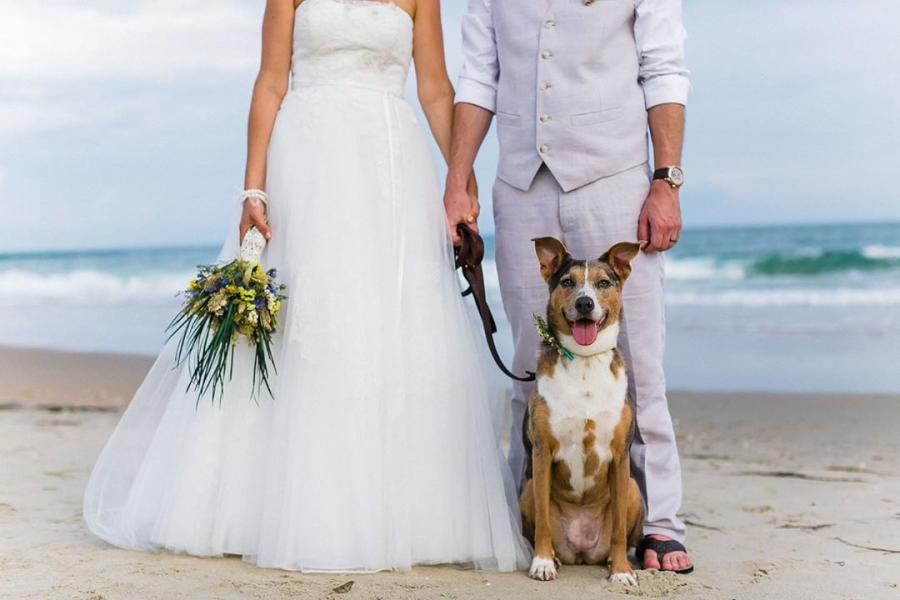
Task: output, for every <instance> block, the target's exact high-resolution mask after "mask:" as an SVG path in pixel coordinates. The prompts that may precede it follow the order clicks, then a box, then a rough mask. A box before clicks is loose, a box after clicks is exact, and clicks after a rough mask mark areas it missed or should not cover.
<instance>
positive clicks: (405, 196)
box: [84, 86, 529, 571]
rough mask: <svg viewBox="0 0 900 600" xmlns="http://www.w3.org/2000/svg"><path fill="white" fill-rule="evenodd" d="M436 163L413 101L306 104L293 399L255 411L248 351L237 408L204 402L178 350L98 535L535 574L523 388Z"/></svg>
mask: <svg viewBox="0 0 900 600" xmlns="http://www.w3.org/2000/svg"><path fill="white" fill-rule="evenodd" d="M432 161H433V159H432V152H431V149H430V147H429V145H428V143H427V141H426V138H425V136H424V134H423V130H422V128H421V126H420V124H419V123H418V122H417V120H416V118H415V115H414V113H413V111H412V109H411V108H410V107H409V105H408V104H406V103H405V102H404V101H403V100H402V99H400V98H398V97H396V96H392V95H389V94H384V93H381V92H377V91H368V90H362V89H354V88H346V87H329V86H322V87H315V86H310V87H306V88H303V89H300V90H295V91H293V92H291V93H290V94H288V96H287V97H286V99H285V101H284V104H283V106H282V108H281V110H280V112H279V114H278V117H277V121H276V125H275V130H274V132H273V136H272V140H271V145H270V150H269V172H268V182H267V186H268V191H269V194H270V208H269V212H270V220H271V223H272V227H273V235H274V237H273V240H272V242H271V244H270V245H269V247H268V248H267V249H266V251H265V253H264V255H263V261H264V264H265V266H266V267H275V268H277V269H278V270H279V278H280V279H281V280H282V281H284V282H285V283H286V284H287V285H288V290H287V293H288V295H289V299H288V300H287V302H286V304H285V308H284V313H283V320H282V328H281V331H280V332H279V334H278V335H277V336H276V342H275V343H276V348H275V355H276V363H277V367H278V375H277V376H276V377H275V378H274V379H273V391H274V399H272V398H269V397H268V396H266V395H262V396H260V398H259V400H258V403H254V402H253V401H251V400H249V396H250V390H251V373H250V366H251V364H252V359H251V357H250V354H249V351H248V350H247V349H246V348H245V347H244V346H241V347H240V348H239V353H238V355H237V357H236V361H235V372H234V377H233V380H232V381H231V383H230V384H229V385H228V386H227V387H226V392H225V395H224V397H223V399H222V402H221V405H213V404H212V403H211V402H210V400H209V399H208V398H204V399H200V402H199V404H198V402H197V398H196V397H195V396H194V395H193V394H192V393H190V392H187V391H186V387H187V381H188V375H187V372H186V371H185V370H184V369H176V368H174V364H173V354H174V348H173V345H172V344H169V345H168V346H166V347H165V348H164V349H163V351H162V353H161V354H160V356H159V358H158V360H157V361H156V363H155V365H154V366H153V368H152V370H151V371H150V373H149V374H148V376H147V378H146V380H145V381H144V382H143V384H142V385H141V387H140V388H139V389H138V391H137V393H136V395H135V397H134V399H133V400H132V402H131V404H130V406H129V407H128V409H127V410H126V412H125V414H124V415H123V417H122V419H121V422H120V423H119V425H118V426H117V428H116V430H115V431H114V433H113V435H112V437H111V438H110V440H109V442H108V443H107V445H106V447H105V448H104V450H103V452H102V454H101V456H100V458H99V460H98V461H97V464H96V466H95V468H94V471H93V473H92V475H91V478H90V481H89V483H88V487H87V491H86V494H85V502H84V515H85V520H86V522H87V525H88V527H89V528H90V529H91V531H93V532H94V533H95V534H96V535H97V536H99V537H101V538H102V539H104V540H106V541H108V542H109V543H111V544H114V545H117V546H121V547H125V548H134V549H167V550H170V551H174V552H185V553H189V554H193V555H198V556H217V555H223V554H237V555H243V556H244V558H245V559H246V560H249V561H251V562H254V563H255V564H258V565H260V566H265V567H278V568H284V569H292V570H303V571H376V570H383V569H399V570H403V569H408V568H409V567H410V566H412V565H414V564H435V563H463V564H467V565H472V566H475V567H478V568H485V569H499V570H513V569H517V568H523V567H525V566H527V562H528V557H529V549H528V546H527V543H526V542H525V541H524V540H523V539H522V537H521V535H520V531H519V529H520V527H519V516H518V510H517V507H516V499H515V490H514V487H513V484H512V480H511V476H510V473H509V472H508V469H507V466H506V462H505V460H504V458H503V456H502V453H501V451H500V450H499V445H498V439H499V433H500V429H501V423H500V422H501V419H502V411H503V407H502V396H501V395H500V394H499V393H498V390H499V387H498V386H497V382H496V380H494V379H493V378H492V377H493V376H492V374H491V371H490V366H491V365H490V362H489V358H486V356H485V354H484V352H483V350H482V345H483V343H482V341H481V340H480V339H479V333H478V326H477V325H476V324H475V322H474V319H473V318H472V315H471V313H470V312H469V311H468V310H467V307H466V305H465V303H464V300H463V299H462V298H461V297H460V286H459V282H458V280H457V278H456V275H455V274H454V271H453V267H452V250H451V248H450V245H449V242H448V238H447V235H446V232H445V225H444V218H443V211H442V203H441V200H440V196H439V186H438V181H437V175H436V171H435V167H434V164H433V162H432ZM233 237H234V238H235V239H229V241H228V243H226V244H225V247H224V248H223V250H222V256H221V258H222V259H223V260H224V259H229V258H231V257H233V256H235V254H236V251H237V240H236V238H237V235H236V233H235V235H234V236H233Z"/></svg>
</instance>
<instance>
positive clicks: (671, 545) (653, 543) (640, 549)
mask: <svg viewBox="0 0 900 600" xmlns="http://www.w3.org/2000/svg"><path fill="white" fill-rule="evenodd" d="M647 550H653V551H654V552H656V558H657V560H658V561H659V565H660V566H662V559H663V556H665V555H666V554H669V553H670V552H685V553H686V552H687V550H685V548H684V545H683V544H682V543H681V542H676V541H675V540H666V541H663V540H658V539H656V538H652V537H644V538H643V539H641V541H640V542H638V545H637V549H636V550H635V554H636V555H637V559H638V560H639V561H640V562H641V567H643V566H644V554H645V553H646V552H647ZM665 570H666V571H668V570H671V569H665ZM672 572H673V573H678V574H679V575H687V574H689V573H693V572H694V565H691V566H690V567H688V568H687V569H681V570H680V571H674V570H673V571H672Z"/></svg>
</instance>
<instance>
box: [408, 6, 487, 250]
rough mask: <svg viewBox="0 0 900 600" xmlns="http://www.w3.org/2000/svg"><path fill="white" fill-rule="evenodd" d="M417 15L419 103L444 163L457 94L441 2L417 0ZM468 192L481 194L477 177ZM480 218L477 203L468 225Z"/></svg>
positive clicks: (472, 224)
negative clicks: (450, 73)
mask: <svg viewBox="0 0 900 600" xmlns="http://www.w3.org/2000/svg"><path fill="white" fill-rule="evenodd" d="M415 15H416V16H415V19H414V20H415V27H414V31H415V34H414V39H413V57H414V59H415V65H416V84H417V86H418V95H419V103H420V104H421V105H422V110H423V111H424V112H425V118H426V119H427V120H428V126H429V127H430V128H431V133H432V135H433V136H434V139H435V141H436V142H437V145H438V148H440V150H441V154H442V155H443V156H444V161H449V159H450V140H451V133H452V130H453V94H454V92H453V84H452V83H450V77H449V76H448V75H447V64H446V62H445V61H444V34H443V30H442V29H441V3H440V0H416V12H415ZM469 192H470V193H471V195H472V197H477V195H478V190H477V186H476V183H475V177H474V175H473V176H472V177H471V178H470V180H469ZM477 219H478V204H477V203H474V204H473V207H472V214H471V215H470V216H469V219H468V225H469V226H470V227H472V228H473V229H477V225H476V223H477ZM451 236H452V237H453V238H454V239H456V232H455V231H451Z"/></svg>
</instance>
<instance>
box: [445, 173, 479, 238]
mask: <svg viewBox="0 0 900 600" xmlns="http://www.w3.org/2000/svg"><path fill="white" fill-rule="evenodd" d="M444 211H445V212H446V214H447V227H448V228H449V230H450V238H451V239H452V240H453V245H454V246H458V245H459V243H460V240H459V234H458V233H457V232H456V227H457V226H458V225H459V224H460V223H462V224H465V225H466V226H467V227H468V228H469V229H471V230H472V231H476V232H477V231H478V215H479V214H480V213H481V205H480V204H479V203H478V182H477V181H476V180H475V174H474V173H473V174H471V175H469V179H468V181H467V183H466V187H465V188H463V187H460V186H455V185H453V184H452V182H451V181H450V180H449V179H448V182H447V189H446V190H445V191H444Z"/></svg>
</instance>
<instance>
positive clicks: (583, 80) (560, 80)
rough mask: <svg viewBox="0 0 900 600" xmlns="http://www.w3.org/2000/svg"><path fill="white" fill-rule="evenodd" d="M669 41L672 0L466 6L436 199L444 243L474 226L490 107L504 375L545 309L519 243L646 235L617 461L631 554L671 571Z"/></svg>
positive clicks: (674, 217)
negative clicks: (445, 228) (507, 328)
mask: <svg viewBox="0 0 900 600" xmlns="http://www.w3.org/2000/svg"><path fill="white" fill-rule="evenodd" d="M684 38H685V33H684V28H683V27H682V22H681V0H469V7H468V13H467V14H466V16H465V17H464V20H463V67H462V72H461V75H460V80H459V86H458V91H457V95H456V102H457V106H456V121H455V123H456V124H455V126H454V132H453V144H452V151H451V158H450V168H449V172H448V175H447V187H446V193H445V197H444V205H445V208H446V211H447V219H448V224H449V226H450V230H451V235H452V236H453V237H454V241H457V240H456V239H455V238H456V236H457V234H456V232H455V229H456V225H457V224H459V223H466V224H468V225H469V226H470V227H472V228H475V227H477V218H478V210H479V206H478V200H477V198H475V197H472V196H470V195H469V194H468V193H467V192H466V182H467V181H468V178H469V175H470V173H471V172H472V165H473V163H474V161H475V155H476V154H477V152H478V149H479V147H480V146H481V143H482V141H483V140H484V137H485V135H486V134H487V131H488V128H489V127H490V124H491V119H492V118H493V116H494V115H495V114H496V116H497V134H498V136H499V140H500V157H499V168H498V173H497V180H496V182H495V184H494V220H495V224H496V248H497V269H498V273H499V278H500V291H501V293H502V296H503V303H504V307H505V309H506V314H507V317H508V318H509V321H510V323H511V325H512V332H513V337H514V341H515V357H514V359H513V364H514V368H515V370H516V371H517V372H519V373H522V372H524V371H526V370H531V371H533V370H534V369H535V361H536V356H537V349H538V346H539V339H538V336H537V333H536V332H535V329H534V326H533V321H532V314H543V312H544V311H545V310H546V304H547V289H546V285H545V284H544V282H543V280H542V279H541V277H540V274H539V272H538V269H537V266H536V259H535V257H534V247H533V244H532V242H531V240H532V239H533V238H537V237H547V236H552V237H555V238H557V239H560V240H562V241H563V243H564V244H565V245H566V247H567V248H569V250H570V251H571V252H572V253H573V254H574V255H576V256H585V257H590V256H593V257H597V256H599V255H600V254H601V253H602V251H603V250H604V249H606V248H608V247H610V246H611V245H612V244H614V243H616V242H620V241H636V240H640V241H646V242H647V245H646V247H645V248H644V253H642V255H641V256H639V257H638V258H637V259H635V261H634V262H633V263H632V267H633V272H632V274H631V276H630V277H629V279H628V285H626V286H625V290H624V317H623V328H622V334H621V339H620V347H622V348H623V349H624V351H625V352H626V356H627V357H628V364H629V366H630V370H629V387H630V390H631V393H632V396H633V397H634V398H635V402H636V404H637V419H636V424H637V427H636V431H635V437H634V443H633V446H632V450H631V458H632V465H633V468H634V471H635V477H636V479H637V481H638V482H639V485H640V487H641V491H642V493H643V495H644V499H645V501H646V505H647V512H646V515H645V523H644V535H645V536H646V539H645V541H644V547H649V549H648V550H646V551H645V552H644V553H643V556H642V557H640V556H639V558H642V560H643V566H644V567H646V568H661V569H664V570H673V571H683V570H686V569H687V568H688V567H690V566H691V560H690V558H689V557H688V556H687V554H686V552H684V551H683V548H682V547H681V546H680V543H681V542H683V541H684V536H685V526H684V523H683V522H682V521H681V520H680V519H679V518H678V516H677V512H678V509H679V506H680V505H681V467H680V464H679V460H678V449H677V448H676V445H675V433H674V431H673V428H672V420H671V417H670V416H669V409H668V403H667V400H666V383H665V376H664V373H663V349H664V342H665V319H664V307H663V298H662V281H663V257H662V254H661V253H662V252H665V251H666V250H669V249H670V248H672V247H673V246H674V245H675V244H676V243H677V242H678V236H679V235H680V232H681V211H680V207H679V188H680V186H681V184H682V183H683V172H682V171H681V167H680V164H681V147H682V140H683V134H684V112H685V108H684V107H685V103H686V101H687V95H688V89H689V87H690V85H689V83H688V77H687V76H688V71H687V70H686V68H685V62H684ZM648 127H649V130H650V134H651V138H652V142H653V160H654V169H650V167H649V160H648V153H649V148H648V143H647V130H648ZM531 389H532V388H531V386H530V385H524V384H522V385H517V386H516V388H515V390H514V396H513V423H512V427H511V430H510V456H509V460H510V464H511V466H512V469H513V473H514V475H515V477H516V479H517V481H518V483H519V485H520V486H521V484H522V481H521V480H522V477H523V475H524V473H525V463H526V457H525V450H524V445H523V440H522V420H523V416H524V413H525V408H526V404H527V399H528V395H529V393H530V391H531ZM669 540H674V542H669ZM666 542H668V543H666Z"/></svg>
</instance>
